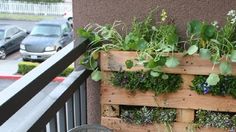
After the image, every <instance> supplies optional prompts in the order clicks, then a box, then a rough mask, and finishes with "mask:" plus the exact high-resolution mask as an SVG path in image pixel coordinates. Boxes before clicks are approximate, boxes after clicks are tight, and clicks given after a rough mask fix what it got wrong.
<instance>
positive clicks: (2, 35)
mask: <svg viewBox="0 0 236 132" xmlns="http://www.w3.org/2000/svg"><path fill="white" fill-rule="evenodd" d="M3 38H4V30H0V40H1V39H3Z"/></svg>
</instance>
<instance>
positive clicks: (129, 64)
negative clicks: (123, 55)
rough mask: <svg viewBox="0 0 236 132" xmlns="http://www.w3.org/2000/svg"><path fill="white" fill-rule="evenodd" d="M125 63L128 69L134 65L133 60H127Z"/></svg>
mask: <svg viewBox="0 0 236 132" xmlns="http://www.w3.org/2000/svg"><path fill="white" fill-rule="evenodd" d="M125 65H126V67H127V68H128V69H131V68H132V67H133V66H134V63H133V61H132V60H126V61H125Z"/></svg>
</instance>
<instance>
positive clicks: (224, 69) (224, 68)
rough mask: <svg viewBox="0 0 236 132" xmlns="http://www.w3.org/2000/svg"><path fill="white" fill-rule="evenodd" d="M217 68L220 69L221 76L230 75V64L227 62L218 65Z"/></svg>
mask: <svg viewBox="0 0 236 132" xmlns="http://www.w3.org/2000/svg"><path fill="white" fill-rule="evenodd" d="M219 68H220V73H221V74H223V75H226V74H231V73H232V67H231V65H230V63H228V62H222V63H220V66H219Z"/></svg>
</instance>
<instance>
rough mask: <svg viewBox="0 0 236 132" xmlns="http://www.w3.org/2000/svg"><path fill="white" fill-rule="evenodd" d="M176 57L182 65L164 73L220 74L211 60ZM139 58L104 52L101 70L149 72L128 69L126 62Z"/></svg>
mask: <svg viewBox="0 0 236 132" xmlns="http://www.w3.org/2000/svg"><path fill="white" fill-rule="evenodd" d="M174 56H175V57H177V58H178V59H179V60H180V65H179V66H177V67H176V68H166V67H165V68H163V72H166V73H175V74H194V75H208V74H209V73H219V68H218V67H219V66H218V65H216V66H215V68H214V69H213V70H212V67H213V64H212V63H211V62H210V61H209V60H203V59H201V58H200V57H199V55H198V54H195V55H192V56H185V57H183V54H181V53H174ZM136 58H137V52H130V51H110V52H108V53H105V52H102V53H101V54H100V62H101V70H102V71H121V70H125V71H140V70H148V69H144V67H143V66H135V67H133V68H131V69H127V68H126V66H125V61H126V60H128V59H130V60H134V59H136ZM232 69H233V74H234V75H236V64H235V63H233V64H232Z"/></svg>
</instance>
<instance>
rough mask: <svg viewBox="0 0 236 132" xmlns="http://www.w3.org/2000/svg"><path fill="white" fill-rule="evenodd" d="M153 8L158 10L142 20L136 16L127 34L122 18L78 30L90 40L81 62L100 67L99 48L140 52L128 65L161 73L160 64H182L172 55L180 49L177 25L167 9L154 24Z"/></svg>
mask: <svg viewBox="0 0 236 132" xmlns="http://www.w3.org/2000/svg"><path fill="white" fill-rule="evenodd" d="M154 11H156V9H155V10H153V11H151V12H150V13H149V15H148V16H147V17H146V18H145V19H144V20H143V21H138V20H137V19H134V21H133V23H132V26H131V30H130V32H128V33H127V34H125V35H124V36H122V35H121V34H120V33H119V32H118V29H125V25H124V24H123V23H122V22H120V21H115V22H114V23H113V24H112V25H105V26H102V25H99V24H94V25H88V26H86V27H85V28H80V29H78V30H77V34H78V35H79V36H82V37H85V38H88V39H89V40H90V41H91V43H90V45H89V48H90V49H89V50H88V51H87V53H85V54H84V57H83V58H82V59H81V64H82V65H84V66H86V67H87V68H88V69H91V70H95V69H97V66H98V63H97V62H96V61H97V59H98V55H97V54H98V53H99V52H100V51H109V50H125V51H137V52H138V58H137V59H135V60H127V61H126V63H125V64H126V66H127V68H132V67H133V66H135V65H143V66H144V67H146V68H148V69H150V70H152V71H155V72H160V71H161V70H160V69H161V67H163V66H165V65H166V66H167V67H176V66H177V65H178V64H179V61H178V59H177V58H175V57H174V56H169V53H173V52H175V51H177V45H178V41H179V37H178V35H177V31H176V27H175V25H174V24H172V23H168V22H167V13H166V12H165V10H162V13H161V20H162V21H161V22H158V23H157V24H155V23H156V22H155V21H154V20H153V19H152V17H153V13H154ZM171 55H172V54H171ZM136 62H137V63H136ZM152 75H154V74H152Z"/></svg>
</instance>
